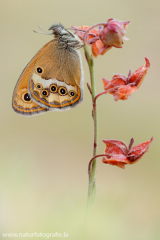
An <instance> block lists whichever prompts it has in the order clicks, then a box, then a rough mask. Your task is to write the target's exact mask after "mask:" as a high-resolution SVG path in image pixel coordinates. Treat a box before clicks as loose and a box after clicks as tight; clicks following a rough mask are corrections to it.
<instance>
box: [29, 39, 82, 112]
mask: <svg viewBox="0 0 160 240" xmlns="http://www.w3.org/2000/svg"><path fill="white" fill-rule="evenodd" d="M82 78H83V73H82V65H81V58H80V55H79V53H78V51H76V50H75V49H74V48H72V47H67V48H64V47H62V45H61V44H60V43H59V41H58V40H57V39H54V40H53V41H51V42H50V44H48V46H47V47H46V48H45V50H44V51H43V54H41V55H40V56H39V57H38V59H37V61H36V63H35V65H34V68H33V71H32V73H31V75H30V79H29V85H28V90H29V94H30V95H31V98H32V99H33V100H34V102H36V103H37V104H38V105H39V106H42V107H45V108H46V107H47V108H49V109H50V110H54V109H59V110H63V109H64V108H69V107H72V106H74V105H76V104H77V103H79V102H80V101H81V100H82Z"/></svg>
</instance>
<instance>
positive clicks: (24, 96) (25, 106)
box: [12, 40, 53, 116]
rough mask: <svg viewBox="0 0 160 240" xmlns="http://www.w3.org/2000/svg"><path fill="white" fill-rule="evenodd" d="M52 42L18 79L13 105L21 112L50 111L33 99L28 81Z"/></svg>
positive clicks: (38, 54)
mask: <svg viewBox="0 0 160 240" xmlns="http://www.w3.org/2000/svg"><path fill="white" fill-rule="evenodd" d="M52 41H53V40H52ZM52 41H50V42H52ZM50 42H49V43H47V44H46V45H45V46H44V47H43V48H42V49H41V50H40V51H39V52H38V53H37V54H36V55H35V56H34V58H33V59H32V60H31V61H30V62H29V63H28V65H27V66H26V67H25V69H24V70H23V72H22V73H21V75H20V77H19V79H18V81H17V84H16V86H15V89H14V92H13V98H12V107H13V109H14V110H15V112H17V113H19V114H22V115H28V116H30V115H34V114H38V113H42V112H46V111H48V108H44V107H41V106H39V105H37V104H36V103H35V102H34V101H32V99H31V97H30V95H29V93H28V82H29V78H30V75H31V73H32V71H33V68H34V66H35V64H36V61H37V59H38V58H39V56H40V55H41V54H43V52H44V50H45V48H46V47H47V46H48V45H49V44H50Z"/></svg>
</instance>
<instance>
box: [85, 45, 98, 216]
mask: <svg viewBox="0 0 160 240" xmlns="http://www.w3.org/2000/svg"><path fill="white" fill-rule="evenodd" d="M84 50H85V56H86V59H87V62H88V66H89V70H90V79H91V90H92V103H94V99H95V97H96V88H95V78H94V61H93V56H92V55H90V53H89V50H88V47H87V44H86V43H85V46H84ZM92 114H93V122H94V142H93V157H94V156H96V154H97V146H98V144H97V140H98V120H97V109H96V106H95V107H93V112H92ZM95 174H96V158H95V159H94V160H93V162H92V165H91V169H90V173H89V186H88V199H87V210H86V212H87V213H89V211H90V208H91V206H92V204H93V202H94V198H95V194H96V183H95Z"/></svg>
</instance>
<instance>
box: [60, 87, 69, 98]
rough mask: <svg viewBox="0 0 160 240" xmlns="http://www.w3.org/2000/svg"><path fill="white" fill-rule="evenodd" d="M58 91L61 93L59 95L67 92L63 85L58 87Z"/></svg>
mask: <svg viewBox="0 0 160 240" xmlns="http://www.w3.org/2000/svg"><path fill="white" fill-rule="evenodd" d="M58 93H59V94H60V95H61V96H65V95H66V94H67V89H66V88H65V87H60V88H59V89H58Z"/></svg>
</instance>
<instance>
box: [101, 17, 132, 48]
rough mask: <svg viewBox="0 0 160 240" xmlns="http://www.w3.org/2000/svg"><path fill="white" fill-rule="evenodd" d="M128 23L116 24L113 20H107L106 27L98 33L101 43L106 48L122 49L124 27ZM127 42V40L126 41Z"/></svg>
mask: <svg viewBox="0 0 160 240" xmlns="http://www.w3.org/2000/svg"><path fill="white" fill-rule="evenodd" d="M129 23H130V22H129V21H126V22H118V21H116V20H115V19H113V18H110V19H108V21H107V23H106V25H105V26H104V28H103V29H102V30H101V31H100V33H99V38H100V39H101V41H102V42H103V43H104V44H105V45H108V46H114V47H117V48H122V44H123V39H126V38H125V37H124V35H125V33H126V31H125V29H126V27H127V26H128V24H129ZM126 40H127V39H126Z"/></svg>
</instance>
